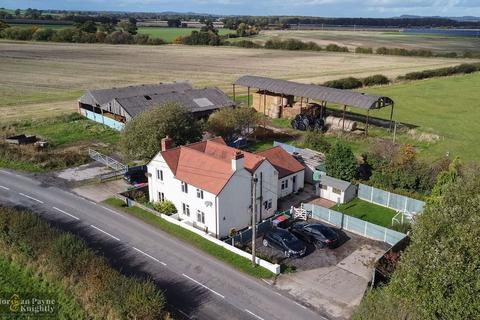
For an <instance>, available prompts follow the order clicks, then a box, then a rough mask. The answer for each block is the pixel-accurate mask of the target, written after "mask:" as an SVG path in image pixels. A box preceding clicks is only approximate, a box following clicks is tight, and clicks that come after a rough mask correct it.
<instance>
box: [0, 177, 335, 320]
mask: <svg viewBox="0 0 480 320" xmlns="http://www.w3.org/2000/svg"><path fill="white" fill-rule="evenodd" d="M0 203H2V204H5V205H10V206H20V207H24V208H28V209H31V210H32V211H34V212H36V213H38V214H40V215H41V216H42V217H43V218H44V219H46V220H48V221H51V222H53V223H55V224H56V225H58V226H60V227H61V228H63V229H66V230H69V231H72V232H74V233H76V234H78V235H80V236H81V237H83V238H84V239H86V240H87V242H89V244H90V245H92V246H94V247H95V248H97V249H100V250H101V251H102V253H104V254H105V256H106V257H108V258H109V260H110V262H111V263H112V264H113V265H114V266H115V267H116V268H117V269H120V270H121V271H122V272H124V273H126V274H141V275H147V276H150V277H151V278H152V279H153V280H154V281H155V282H156V283H157V285H158V286H159V287H160V288H161V289H162V290H164V292H165V295H166V297H167V302H168V305H169V307H170V308H171V309H174V310H175V311H176V312H177V313H179V314H181V315H183V316H184V317H185V318H187V319H231V320H233V319H257V320H259V319H260V320H261V319H265V320H267V319H288V320H296V319H326V318H324V317H323V316H321V315H319V314H317V313H315V312H314V311H312V310H310V309H308V308H307V307H305V306H302V305H300V304H299V303H297V302H295V301H294V300H293V299H291V297H289V296H288V295H286V294H284V293H282V292H279V291H276V290H275V288H274V287H272V286H270V285H269V284H267V283H265V282H263V281H262V280H259V279H254V278H252V277H249V276H247V275H245V274H243V273H241V272H238V271H235V270H234V269H232V268H231V267H230V266H228V265H225V264H224V263H222V262H220V261H218V260H216V259H214V258H212V257H210V256H208V255H206V254H203V253H202V252H200V251H198V250H196V249H195V248H192V247H191V246H189V245H188V244H185V243H183V242H182V241H180V240H178V239H176V238H174V237H172V236H170V235H169V234H166V233H164V232H162V231H160V230H158V229H155V228H153V227H152V226H150V225H148V224H145V223H143V222H142V221H140V220H137V219H136V218H134V217H131V216H129V215H126V214H123V213H120V212H117V211H115V210H113V209H112V208H109V207H106V206H104V205H102V204H97V203H94V202H92V201H90V200H87V199H84V198H81V197H79V196H77V195H75V194H73V193H70V192H68V191H65V190H61V189H58V188H56V187H51V186H46V185H43V184H42V183H40V182H39V181H37V180H34V179H32V178H30V177H27V176H23V175H21V174H18V173H16V172H12V171H6V170H0Z"/></svg>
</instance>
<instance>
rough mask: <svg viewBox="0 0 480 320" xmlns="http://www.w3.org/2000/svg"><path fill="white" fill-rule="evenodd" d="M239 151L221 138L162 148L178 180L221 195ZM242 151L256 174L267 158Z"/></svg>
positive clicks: (248, 166)
mask: <svg viewBox="0 0 480 320" xmlns="http://www.w3.org/2000/svg"><path fill="white" fill-rule="evenodd" d="M238 151H239V150H238V149H235V148H232V147H229V146H227V145H226V144H225V141H224V140H223V139H222V138H221V137H220V138H214V139H211V140H205V141H201V142H197V143H193V144H189V145H185V146H182V147H177V148H173V149H169V150H166V151H162V152H161V155H162V157H163V158H164V159H165V162H166V163H167V165H168V166H169V168H170V170H172V172H173V174H174V175H175V177H176V178H177V179H179V180H181V181H185V182H186V183H188V184H190V185H192V186H194V187H197V188H201V189H202V190H205V191H208V192H211V193H213V194H219V193H220V192H221V191H222V189H223V187H224V186H225V185H226V184H227V183H228V181H229V180H230V178H231V177H232V175H233V174H234V171H233V169H232V163H231V161H232V159H233V158H234V156H235V154H236V153H237V152H238ZM241 152H242V153H243V155H244V159H245V162H244V166H245V169H246V170H248V171H250V172H252V173H253V172H254V171H255V170H256V169H257V168H258V166H259V165H260V164H261V163H262V162H263V161H264V160H265V158H264V157H262V156H259V155H255V154H253V153H249V152H244V151H241Z"/></svg>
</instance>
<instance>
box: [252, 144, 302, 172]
mask: <svg viewBox="0 0 480 320" xmlns="http://www.w3.org/2000/svg"><path fill="white" fill-rule="evenodd" d="M257 155H260V156H263V157H265V158H266V159H267V160H268V161H269V162H270V163H271V164H272V165H273V166H274V167H275V169H277V171H278V178H283V177H286V176H289V175H291V174H294V173H297V172H299V171H302V170H305V167H304V166H303V165H302V164H301V163H300V162H299V161H298V160H297V159H295V158H294V157H293V156H292V155H291V154H290V153H288V152H287V151H285V150H284V149H283V148H282V147H280V146H277V147H273V148H271V149H268V150H265V151H261V152H257Z"/></svg>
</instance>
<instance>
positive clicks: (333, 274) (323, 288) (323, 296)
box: [257, 230, 389, 319]
mask: <svg viewBox="0 0 480 320" xmlns="http://www.w3.org/2000/svg"><path fill="white" fill-rule="evenodd" d="M337 232H338V233H339V235H340V239H341V240H340V245H339V246H338V247H337V248H335V249H326V248H322V249H319V248H314V247H313V246H307V253H306V255H305V256H304V257H302V258H297V259H294V258H284V257H282V253H280V252H278V251H277V250H275V249H272V248H265V247H263V246H262V245H261V239H260V238H259V239H258V240H257V241H258V244H259V247H258V248H259V249H258V250H259V252H261V254H263V255H267V256H270V257H272V256H274V259H278V260H277V261H279V262H280V263H285V264H286V265H288V266H290V267H294V268H295V269H296V272H294V273H286V274H282V275H280V276H279V277H278V278H277V280H276V281H275V282H274V285H275V286H276V287H277V289H279V290H281V291H284V292H285V293H288V294H290V295H291V296H293V297H294V298H295V299H296V300H297V301H298V302H300V303H301V304H303V305H305V306H308V307H310V308H312V309H315V310H316V311H318V312H319V313H320V314H322V315H324V316H326V317H327V318H330V319H349V318H350V316H351V314H352V312H353V310H354V308H355V306H357V305H358V304H359V303H360V301H361V299H362V297H363V294H364V292H365V290H366V289H367V286H368V282H369V281H370V280H371V277H372V272H373V265H374V262H375V261H376V260H377V259H379V258H380V257H381V256H382V255H383V254H384V253H385V251H387V249H388V248H389V246H388V245H387V244H386V243H382V242H378V241H374V240H370V239H367V238H364V237H361V236H358V235H356V234H353V233H350V232H345V231H342V230H337Z"/></svg>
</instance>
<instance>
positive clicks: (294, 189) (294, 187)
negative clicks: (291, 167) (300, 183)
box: [292, 176, 297, 192]
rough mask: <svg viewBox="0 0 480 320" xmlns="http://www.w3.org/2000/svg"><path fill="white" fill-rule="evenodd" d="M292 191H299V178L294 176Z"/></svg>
mask: <svg viewBox="0 0 480 320" xmlns="http://www.w3.org/2000/svg"><path fill="white" fill-rule="evenodd" d="M292 184H293V185H292V191H293V192H295V191H297V176H293V179H292Z"/></svg>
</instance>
